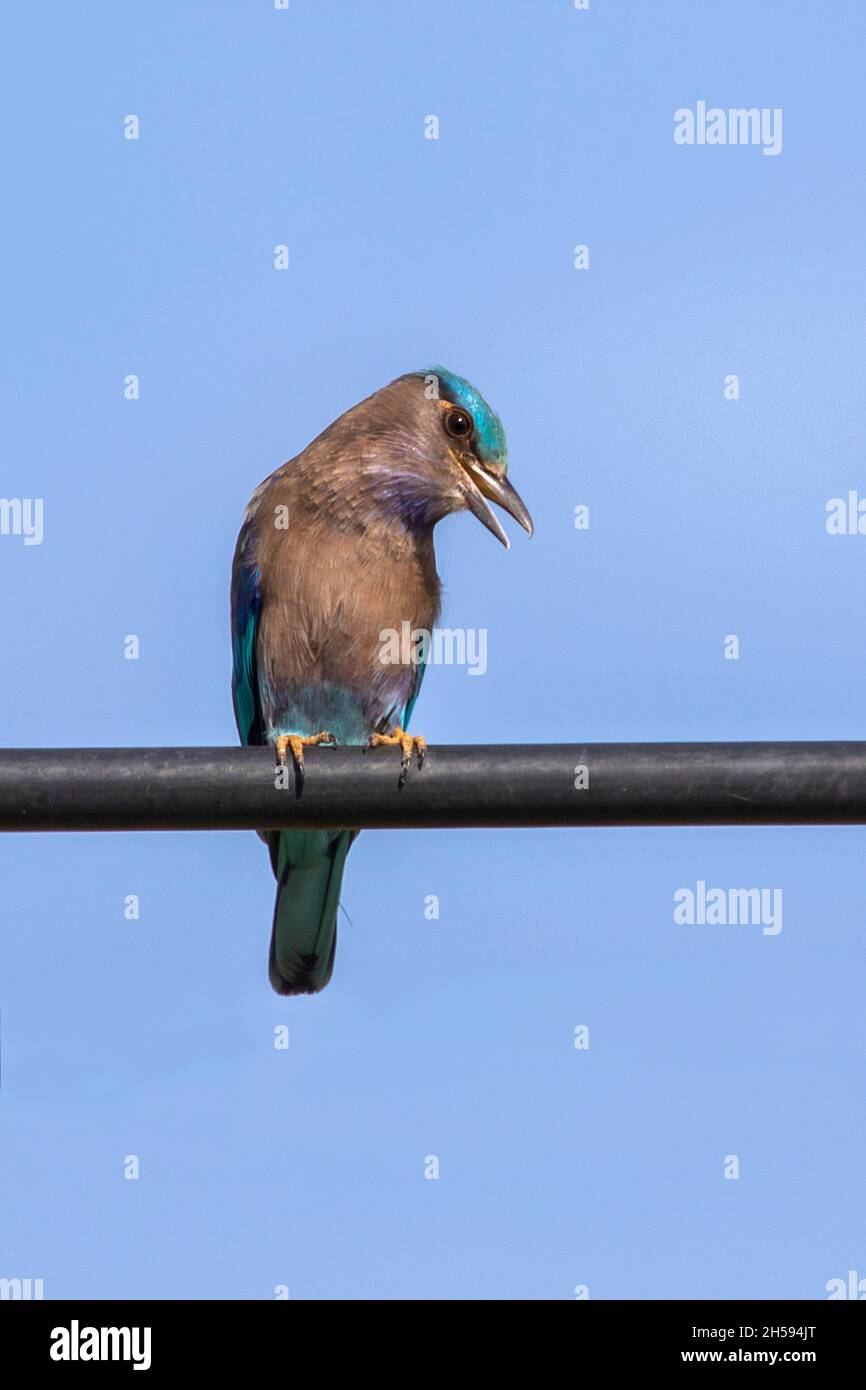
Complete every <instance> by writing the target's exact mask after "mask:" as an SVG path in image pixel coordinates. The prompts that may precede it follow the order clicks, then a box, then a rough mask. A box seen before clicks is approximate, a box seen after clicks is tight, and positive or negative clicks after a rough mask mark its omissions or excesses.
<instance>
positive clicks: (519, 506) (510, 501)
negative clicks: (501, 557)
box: [460, 454, 534, 550]
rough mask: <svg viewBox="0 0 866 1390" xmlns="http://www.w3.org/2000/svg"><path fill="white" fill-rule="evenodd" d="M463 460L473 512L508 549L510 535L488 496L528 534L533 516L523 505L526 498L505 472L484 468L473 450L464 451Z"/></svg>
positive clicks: (469, 502) (468, 496)
mask: <svg viewBox="0 0 866 1390" xmlns="http://www.w3.org/2000/svg"><path fill="white" fill-rule="evenodd" d="M460 462H461V464H462V465H463V471H464V473H465V474H466V481H467V488H466V502H467V505H468V507H469V510H470V511H471V512H472V514H473V516H477V517H478V520H479V521H480V522H481V523H482V525H483V526H486V527H487V529H488V531H492V532H493V534H494V536H495V537H496V539H497V540H499V541H501V542H502V544H503V545H504V546H505V549H506V550H507V549H508V548H509V546H510V544H511V542H510V541H509V539H508V536H507V534H506V532H505V530H504V528H503V526H502V523H501V522H500V520H499V518H498V516H497V515H496V513H495V512H494V510H493V508H492V507H488V505H487V502H486V501H485V498H489V500H490V501H491V502H495V503H496V505H497V506H498V507H501V508H502V509H503V511H506V512H507V513H508V515H509V516H513V517H514V520H515V521H516V522H517V523H518V524H519V525H520V526H522V527H523V529H524V531H526V532H527V534H528V535H530V536H531V535H532V532H533V529H534V528H533V525H532V517H531V516H530V515H529V512H528V511H527V509H526V506H525V505H524V502H523V499H522V498H521V496H520V493H519V492H518V491H517V489H516V488H513V487H512V486H511V484H510V482H509V481H508V479H507V478H506V476H505V474H504V473H500V472H498V471H495V470H493V469H487V468H483V467H482V465H481V464H480V463H479V462H478V459H477V458H476V457H475V455H474V454H462V455H461V457H460Z"/></svg>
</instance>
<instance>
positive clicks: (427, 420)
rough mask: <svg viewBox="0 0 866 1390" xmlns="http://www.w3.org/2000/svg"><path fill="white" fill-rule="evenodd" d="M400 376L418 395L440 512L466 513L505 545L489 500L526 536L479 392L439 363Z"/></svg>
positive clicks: (496, 430) (500, 435) (502, 449)
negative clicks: (420, 398)
mask: <svg viewBox="0 0 866 1390" xmlns="http://www.w3.org/2000/svg"><path fill="white" fill-rule="evenodd" d="M401 381H412V382H413V383H414V384H415V386H416V391H417V390H419V389H420V392H421V393H422V395H423V401H424V406H423V407H419V414H420V419H421V421H423V433H424V438H425V447H426V449H428V450H429V456H430V459H431V462H432V463H433V465H434V472H433V474H432V478H433V485H434V487H435V488H436V490H437V491H440V492H441V496H442V500H443V503H444V510H445V512H454V511H463V510H468V511H470V512H472V514H473V516H476V517H477V518H478V520H479V521H480V522H481V523H482V525H484V526H486V527H487V529H488V531H492V532H493V535H494V536H496V538H497V540H500V541H501V542H502V544H503V545H504V546H505V547H506V549H507V548H508V545H509V540H508V536H507V534H506V532H505V530H504V528H503V526H502V524H501V522H500V520H499V518H498V517H497V515H496V513H495V512H494V510H493V508H492V507H491V506H489V503H490V502H495V503H496V504H497V506H500V507H502V509H503V510H504V511H506V512H508V514H509V516H512V517H513V518H514V520H515V521H516V522H518V523H519V525H521V526H522V527H523V529H524V530H525V531H527V532H528V534H529V535H530V536H531V535H532V530H533V527H532V518H531V516H530V515H529V512H528V510H527V508H526V506H525V504H524V502H523V500H522V498H521V497H520V495H519V493H518V492H517V490H516V489H515V488H514V487H512V485H511V483H510V482H509V481H508V477H507V471H508V450H507V448H506V444H505V431H504V429H503V428H502V422H501V420H500V419H499V416H498V415H497V414H496V412H495V411H494V410H492V409H491V407H490V406H489V405H488V404H487V402H486V401H485V399H484V397H483V396H482V395H481V392H480V391H478V390H476V388H475V387H474V386H473V385H472V384H471V383H470V382H468V381H467V380H466V379H465V378H464V377H462V376H457V375H455V373H454V372H449V371H447V370H446V369H445V368H444V367H431V368H429V370H428V371H426V372H416V373H413V374H412V375H411V376H410V377H403V378H401ZM395 384H397V383H395Z"/></svg>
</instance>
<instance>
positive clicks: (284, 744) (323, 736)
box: [274, 729, 337, 786]
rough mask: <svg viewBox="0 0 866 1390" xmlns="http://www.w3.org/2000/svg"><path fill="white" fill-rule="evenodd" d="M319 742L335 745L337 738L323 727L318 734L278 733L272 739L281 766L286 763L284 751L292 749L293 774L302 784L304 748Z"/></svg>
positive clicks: (304, 774)
mask: <svg viewBox="0 0 866 1390" xmlns="http://www.w3.org/2000/svg"><path fill="white" fill-rule="evenodd" d="M320 743H332V744H333V745H334V747H336V746H337V740H336V739H335V738H334V735H333V734H329V733H328V731H327V729H323V730H322V732H321V733H320V734H309V735H308V736H307V737H306V738H301V736H300V735H299V734H280V736H279V738H278V739H275V741H274V747H275V748H276V750H277V762H279V763H280V764H281V766H283V767H285V765H286V752H287V750H288V749H291V750H292V759H293V761H294V764H295V776H296V777H297V779H298V781H299V782H300V784H301V785H302V786H303V783H304V778H305V777H306V775H307V774H306V770H305V768H304V749H305V748H316V747H318V745H319V744H320Z"/></svg>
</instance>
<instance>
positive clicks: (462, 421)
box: [445, 410, 473, 439]
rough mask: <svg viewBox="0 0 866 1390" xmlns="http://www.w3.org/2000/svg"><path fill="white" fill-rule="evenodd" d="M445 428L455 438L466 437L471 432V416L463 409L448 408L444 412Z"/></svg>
mask: <svg viewBox="0 0 866 1390" xmlns="http://www.w3.org/2000/svg"><path fill="white" fill-rule="evenodd" d="M445 428H446V430H447V431H448V433H449V434H451V435H453V436H454V438H455V439H468V437H469V435H470V434H471V433H472V430H473V424H472V416H471V415H467V414H466V411H465V410H449V411H447V412H446V414H445Z"/></svg>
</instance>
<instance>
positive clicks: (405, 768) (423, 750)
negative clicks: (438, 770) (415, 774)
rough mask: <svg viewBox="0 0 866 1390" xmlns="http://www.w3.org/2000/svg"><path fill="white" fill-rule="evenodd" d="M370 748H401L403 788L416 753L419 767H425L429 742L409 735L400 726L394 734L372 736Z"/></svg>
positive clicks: (401, 780) (401, 784) (400, 783)
mask: <svg viewBox="0 0 866 1390" xmlns="http://www.w3.org/2000/svg"><path fill="white" fill-rule="evenodd" d="M367 747H368V748H399V749H400V753H401V755H402V757H401V760H400V782H399V785H400V786H401V787H402V786H403V785H404V783H405V781H406V778H407V777H408V776H409V762H410V759H411V757H412V754H413V753H414V754H415V756H416V758H417V759H418V767H419V768H422V767H423V766H424V758H425V757H426V754H427V740H426V739H423V738H420V737H419V736H418V735H417V734H407V733H406V732H405V730H404V729H401V728H400V725H399V724H398V725H397V727H396V729H395V730H394V732H393V733H392V734H372V735H371V737H370V742H369V743H368V744H367Z"/></svg>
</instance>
